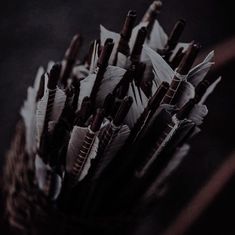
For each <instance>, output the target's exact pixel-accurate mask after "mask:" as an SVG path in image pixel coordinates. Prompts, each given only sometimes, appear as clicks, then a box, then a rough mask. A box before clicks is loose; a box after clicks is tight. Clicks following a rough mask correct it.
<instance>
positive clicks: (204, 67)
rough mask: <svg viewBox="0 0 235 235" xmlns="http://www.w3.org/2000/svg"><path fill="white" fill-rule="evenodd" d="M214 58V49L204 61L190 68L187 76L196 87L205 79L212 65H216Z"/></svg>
mask: <svg viewBox="0 0 235 235" xmlns="http://www.w3.org/2000/svg"><path fill="white" fill-rule="evenodd" d="M213 59H214V51H212V52H210V53H209V54H208V56H207V57H206V58H205V60H204V61H203V62H202V63H200V64H198V65H197V66H195V67H194V68H193V69H191V70H190V72H189V74H188V78H187V79H188V81H189V82H190V83H192V84H193V85H194V86H195V87H196V86H197V85H198V84H199V83H200V82H201V81H202V80H203V79H204V77H205V76H206V74H207V73H208V72H209V70H210V68H211V66H212V65H214V62H213V61H212V60H213Z"/></svg>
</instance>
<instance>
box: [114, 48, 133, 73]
mask: <svg viewBox="0 0 235 235" xmlns="http://www.w3.org/2000/svg"><path fill="white" fill-rule="evenodd" d="M130 64H131V62H130V60H129V59H128V58H127V57H126V56H125V55H123V54H122V53H120V52H118V54H117V65H116V66H118V67H120V68H124V69H126V68H128V66H130Z"/></svg>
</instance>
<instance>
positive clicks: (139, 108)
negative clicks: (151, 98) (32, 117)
mask: <svg viewBox="0 0 235 235" xmlns="http://www.w3.org/2000/svg"><path fill="white" fill-rule="evenodd" d="M133 87H134V91H133ZM140 92H141V97H142V100H143V102H141V99H140V95H139V91H138V89H137V87H136V86H135V85H133V86H131V85H130V86H129V90H128V96H131V97H132V98H133V100H134V102H133V104H132V105H131V108H130V110H129V112H128V114H127V116H126V118H125V123H126V124H127V125H128V126H129V127H130V128H133V126H134V124H135V123H136V121H137V119H138V118H139V117H140V115H141V113H142V112H143V111H144V109H145V108H146V106H147V103H148V98H147V97H146V96H145V94H144V93H143V92H142V90H140ZM134 93H135V94H136V96H135V95H134Z"/></svg>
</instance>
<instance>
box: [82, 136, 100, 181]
mask: <svg viewBox="0 0 235 235" xmlns="http://www.w3.org/2000/svg"><path fill="white" fill-rule="evenodd" d="M98 147H99V139H98V137H95V140H94V142H93V144H92V148H91V151H90V153H89V156H88V158H87V160H86V163H85V165H84V167H83V169H82V172H81V174H80V176H79V179H78V180H79V181H81V180H83V179H84V178H85V177H86V175H87V174H88V171H89V169H90V166H91V160H92V159H95V157H96V155H97V152H98Z"/></svg>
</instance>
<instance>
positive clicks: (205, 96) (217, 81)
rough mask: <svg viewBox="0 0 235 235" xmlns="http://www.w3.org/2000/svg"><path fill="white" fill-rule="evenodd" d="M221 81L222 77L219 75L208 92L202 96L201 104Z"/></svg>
mask: <svg viewBox="0 0 235 235" xmlns="http://www.w3.org/2000/svg"><path fill="white" fill-rule="evenodd" d="M220 81H221V77H219V78H218V79H217V80H216V81H215V82H214V83H212V84H211V85H210V86H209V87H208V89H207V91H206V93H205V94H204V96H203V97H202V99H201V101H200V104H204V103H205V102H206V100H207V98H208V97H209V95H210V94H211V93H212V92H213V91H214V90H215V88H216V86H217V85H218V84H219V82H220Z"/></svg>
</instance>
